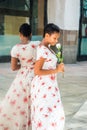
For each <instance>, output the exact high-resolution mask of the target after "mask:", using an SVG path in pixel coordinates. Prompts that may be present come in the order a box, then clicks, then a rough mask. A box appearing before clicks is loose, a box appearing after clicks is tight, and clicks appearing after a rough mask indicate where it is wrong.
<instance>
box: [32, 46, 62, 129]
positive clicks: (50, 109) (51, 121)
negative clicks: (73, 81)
mask: <svg viewBox="0 0 87 130" xmlns="http://www.w3.org/2000/svg"><path fill="white" fill-rule="evenodd" d="M41 57H43V58H45V59H46V60H45V63H44V65H43V69H48V70H49V69H55V68H56V63H57V58H56V56H55V55H54V54H53V53H52V52H51V51H50V50H49V49H48V48H46V47H45V46H43V45H39V46H38V47H37V60H39V59H40V58H41ZM31 118H32V130H63V129H64V122H65V115H64V110H63V105H62V102H61V97H60V91H59V88H58V83H57V74H49V75H43V76H38V75H36V76H35V77H34V79H33V81H32V85H31Z"/></svg>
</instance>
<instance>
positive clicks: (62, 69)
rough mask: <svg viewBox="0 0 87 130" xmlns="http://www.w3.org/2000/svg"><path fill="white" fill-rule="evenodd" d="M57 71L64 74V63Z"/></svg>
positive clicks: (59, 65)
mask: <svg viewBox="0 0 87 130" xmlns="http://www.w3.org/2000/svg"><path fill="white" fill-rule="evenodd" d="M57 71H58V72H64V63H60V64H58V66H57Z"/></svg>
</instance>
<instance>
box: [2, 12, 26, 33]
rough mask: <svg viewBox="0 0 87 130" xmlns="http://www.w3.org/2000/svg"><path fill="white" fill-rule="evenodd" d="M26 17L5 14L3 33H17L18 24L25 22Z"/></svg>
mask: <svg viewBox="0 0 87 130" xmlns="http://www.w3.org/2000/svg"><path fill="white" fill-rule="evenodd" d="M27 19H28V18H25V17H18V16H8V15H7V16H6V15H5V17H4V24H5V26H4V27H5V30H4V32H5V34H8V35H9V34H11V35H13V34H14V35H18V33H19V31H18V30H19V26H20V25H21V24H22V23H24V22H26V21H27Z"/></svg>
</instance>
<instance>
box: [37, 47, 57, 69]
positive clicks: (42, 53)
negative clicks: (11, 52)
mask: <svg viewBox="0 0 87 130" xmlns="http://www.w3.org/2000/svg"><path fill="white" fill-rule="evenodd" d="M40 57H43V58H45V59H46V60H45V63H44V65H43V69H55V68H56V64H57V58H56V56H55V55H54V53H52V52H51V51H50V50H49V49H48V48H47V47H45V46H43V45H39V46H38V47H37V60H38V59H39V58H40Z"/></svg>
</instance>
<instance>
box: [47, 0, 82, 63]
mask: <svg viewBox="0 0 87 130" xmlns="http://www.w3.org/2000/svg"><path fill="white" fill-rule="evenodd" d="M53 7H54V8H53ZM79 16H80V0H61V1H60V0H54V1H53V0H48V22H49V23H50V22H53V23H55V24H57V25H58V26H59V27H60V28H61V38H60V42H61V44H62V46H63V55H64V62H65V63H75V62H76V61H77V53H78V31H79Z"/></svg>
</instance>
